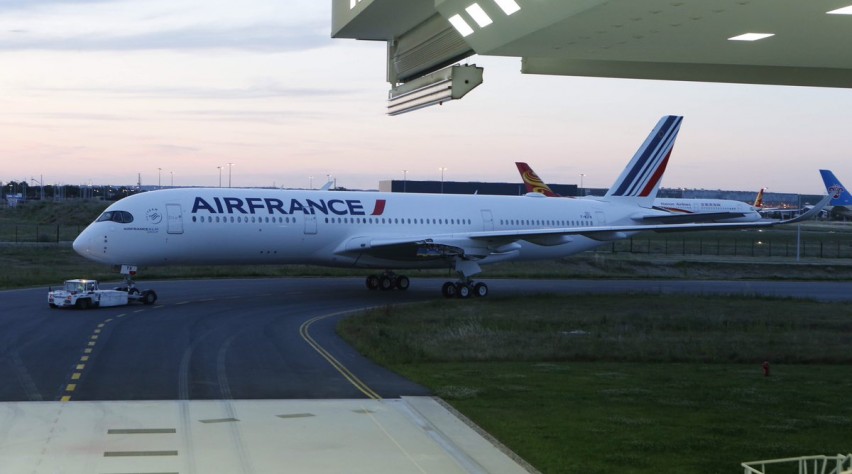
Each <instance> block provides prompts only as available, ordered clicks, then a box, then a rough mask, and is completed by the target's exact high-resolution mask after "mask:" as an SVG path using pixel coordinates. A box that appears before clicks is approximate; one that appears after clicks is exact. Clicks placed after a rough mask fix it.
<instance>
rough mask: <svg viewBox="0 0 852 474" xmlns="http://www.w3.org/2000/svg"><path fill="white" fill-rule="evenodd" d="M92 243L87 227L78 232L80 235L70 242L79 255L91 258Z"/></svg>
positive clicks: (90, 233)
mask: <svg viewBox="0 0 852 474" xmlns="http://www.w3.org/2000/svg"><path fill="white" fill-rule="evenodd" d="M92 243H93V242H92V232H91V231H90V230H89V229H84V230H83V232H80V235H78V236H77V238H76V239H74V243H73V244H71V247H72V248H73V249H74V251H75V252H77V253H78V254H80V255H81V256H83V257H89V258H91V257H90V255H91V252H92Z"/></svg>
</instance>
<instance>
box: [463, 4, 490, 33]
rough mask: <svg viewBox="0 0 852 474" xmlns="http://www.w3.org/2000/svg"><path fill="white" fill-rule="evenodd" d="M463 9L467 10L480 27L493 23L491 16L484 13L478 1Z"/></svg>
mask: <svg viewBox="0 0 852 474" xmlns="http://www.w3.org/2000/svg"><path fill="white" fill-rule="evenodd" d="M465 11H467V13H468V15H470V16H471V17H472V18H473V21H475V22H476V24H477V25H479V27H480V28H485V27H486V26H488V25H490V24H491V23H493V21H491V17H490V16H488V14H487V13H485V10H483V9H482V7H480V6H479V4H478V3H474V4H473V5H471V6H469V7H467V8H465Z"/></svg>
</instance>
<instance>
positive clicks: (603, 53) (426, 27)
mask: <svg viewBox="0 0 852 474" xmlns="http://www.w3.org/2000/svg"><path fill="white" fill-rule="evenodd" d="M332 1H333V11H332V36H333V37H334V38H351V39H361V40H375V41H386V42H387V43H388V82H390V83H391V84H393V85H398V84H401V83H404V82H407V81H409V80H412V79H415V78H417V77H420V76H422V75H424V74H427V73H429V72H433V71H436V70H438V69H441V68H443V67H445V66H448V65H450V64H453V63H455V62H458V61H459V60H461V59H463V58H465V57H468V56H471V55H473V54H478V55H483V56H509V57H519V58H522V66H521V71H522V72H524V73H528V74H555V75H566V76H593V77H617V78H636V79H663V80H679V81H701V82H733V83H750V84H777V85H793V86H816V87H843V88H850V87H852V52H850V45H852V0H680V1H676V0H405V1H401V0H332ZM749 34H751V35H749ZM743 35H747V36H743Z"/></svg>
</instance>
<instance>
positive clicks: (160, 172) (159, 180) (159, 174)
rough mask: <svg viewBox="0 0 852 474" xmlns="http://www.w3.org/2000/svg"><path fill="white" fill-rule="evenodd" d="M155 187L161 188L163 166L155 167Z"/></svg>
mask: <svg viewBox="0 0 852 474" xmlns="http://www.w3.org/2000/svg"><path fill="white" fill-rule="evenodd" d="M157 189H163V168H157Z"/></svg>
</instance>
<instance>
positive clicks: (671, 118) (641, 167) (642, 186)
mask: <svg viewBox="0 0 852 474" xmlns="http://www.w3.org/2000/svg"><path fill="white" fill-rule="evenodd" d="M681 122H683V117H680V116H676V115H667V116H665V117H663V118H661V119H660V121H659V122H657V126H656V127H654V130H652V131H651V133H650V134H649V135H648V138H646V139H645V142H644V143H642V146H641V147H639V150H637V151H636V154H635V155H633V159H632V160H630V163H628V165H627V167H626V168H625V169H624V171H622V172H621V176H619V177H618V179H617V180H616V181H615V183H614V184H613V185H612V187H611V188H609V191H607V193H606V197H621V198H630V199H631V200H633V201H635V202H636V203H637V204H639V205H640V206H644V207H651V205H652V204H653V201H654V198H655V197H656V196H657V190H659V188H660V182H661V178H662V177H663V173H664V172H665V171H666V165H667V164H668V162H669V156H671V153H672V147H674V141H675V138H677V134H678V131H680V124H681Z"/></svg>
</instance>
